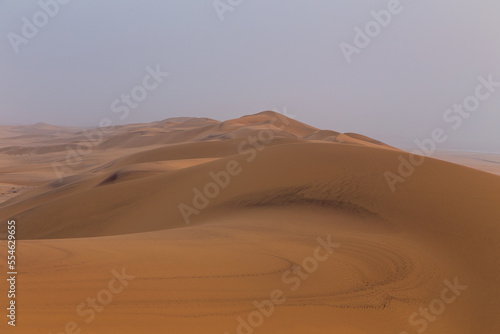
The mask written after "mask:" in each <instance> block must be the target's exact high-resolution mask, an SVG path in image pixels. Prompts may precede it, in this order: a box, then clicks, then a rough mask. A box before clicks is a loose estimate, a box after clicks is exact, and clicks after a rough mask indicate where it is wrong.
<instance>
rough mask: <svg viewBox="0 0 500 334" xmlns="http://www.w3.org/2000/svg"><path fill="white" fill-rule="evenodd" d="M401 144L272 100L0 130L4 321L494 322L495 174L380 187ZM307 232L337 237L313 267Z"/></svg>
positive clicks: (52, 325)
mask: <svg viewBox="0 0 500 334" xmlns="http://www.w3.org/2000/svg"><path fill="white" fill-rule="evenodd" d="M400 156H403V157H405V158H409V157H410V154H409V153H406V152H404V151H401V150H399V149H397V148H394V147H391V146H389V145H386V144H384V143H382V142H380V141H377V140H375V139H372V138H369V137H366V136H363V135H361V134H355V133H345V134H342V133H339V132H335V131H331V130H321V129H317V128H314V127H311V126H309V125H307V124H304V123H301V122H299V121H296V120H293V119H291V118H288V117H286V116H284V115H281V114H279V113H275V112H272V111H265V112H261V113H258V114H255V115H249V116H244V117H241V118H238V119H234V120H228V121H224V122H220V121H217V120H212V119H208V118H189V117H179V118H170V119H166V120H163V121H159V122H154V123H148V124H130V125H125V126H117V127H110V128H95V129H86V130H84V129H75V128H62V127H55V126H51V125H48V124H41V123H39V124H36V125H33V126H31V127H26V126H23V127H0V193H1V195H0V219H1V220H2V221H6V220H7V219H13V218H15V219H16V221H17V231H18V232H17V233H18V237H19V238H20V239H22V242H20V243H19V246H18V252H19V254H20V255H19V258H20V259H22V261H20V263H19V271H20V272H21V275H22V276H21V277H22V281H21V282H20V288H19V289H20V293H19V305H20V306H19V307H20V310H22V311H19V317H20V319H22V320H20V321H19V327H18V328H16V329H15V331H12V332H17V333H39V332H40V333H42V332H43V333H47V332H50V331H52V332H53V333H59V332H61V331H63V330H64V326H65V324H67V323H68V322H70V321H75V322H76V323H77V324H78V326H79V328H81V329H82V330H83V332H84V333H164V332H172V333H201V332H203V333H226V332H227V333H239V332H241V333H253V332H255V333H339V334H343V333H344V334H371V333H377V334H386V333H394V334H400V333H417V332H419V331H420V330H421V331H422V332H423V331H425V333H429V334H431V333H454V334H466V333H467V334H468V333H485V334H489V333H491V334H493V333H500V318H499V317H498V314H499V312H500V304H499V302H498V301H499V300H500V287H499V284H498V283H499V282H500V222H499V218H500V206H499V205H498V202H499V200H500V176H498V175H494V174H492V173H488V172H486V171H481V170H478V169H473V168H470V167H465V166H462V165H458V164H453V163H449V162H445V161H441V160H437V159H433V158H425V162H424V163H423V164H422V165H421V166H419V167H416V169H415V172H414V173H413V174H412V175H411V176H410V177H408V178H406V180H405V181H404V182H402V183H400V184H399V185H398V188H397V190H396V191H395V192H392V191H391V189H390V187H389V186H388V183H387V181H386V178H385V176H384V173H385V172H386V171H387V170H396V169H397V168H398V165H399V162H400V160H398V157H400ZM475 161H476V162H477V161H478V160H475ZM490 161H491V160H490ZM474 167H476V168H481V165H480V164H476V165H475V166H474ZM488 168H489V167H488ZM486 170H488V169H486ZM488 171H491V170H488ZM4 227H5V225H2V228H3V230H0V233H5V232H6V231H5V229H4ZM328 236H330V237H328ZM318 238H322V239H321V240H326V239H328V238H331V240H333V241H334V242H335V243H337V244H338V248H335V250H334V251H333V252H331V253H328V252H327V253H325V254H326V255H327V259H326V260H324V262H319V263H317V268H316V269H314V270H313V271H311V272H309V271H308V270H306V269H307V268H304V266H306V264H305V262H304V261H305V260H304V259H307V258H308V257H309V258H310V257H311V256H312V254H315V249H316V247H317V246H318ZM3 244H5V242H3ZM2 249H5V247H4V246H2ZM325 250H327V248H325ZM306 267H307V266H306ZM122 268H126V271H127V273H130V275H133V276H135V279H134V280H132V281H131V282H130V284H129V286H127V287H126V288H125V289H124V291H123V292H121V293H120V294H117V295H116V296H115V299H114V300H113V302H112V303H110V304H109V305H106V306H105V309H104V310H103V311H102V312H98V313H97V314H96V316H95V319H93V320H92V321H89V323H86V322H85V321H84V320H85V319H86V317H82V316H80V315H79V314H78V313H77V312H76V311H75V310H76V308H77V306H78V305H79V304H80V303H82V302H84V301H85V300H86V298H87V297H92V296H95V295H96V294H97V293H98V292H99V291H100V290H101V289H103V288H106V284H107V282H108V281H109V280H110V279H112V278H113V276H112V274H111V271H112V270H113V269H116V270H121V269H122ZM297 268H302V269H303V271H302V276H300V275H299V276H295V280H292V279H291V278H290V277H291V276H290V277H288V280H287V279H284V277H286V276H287V275H288V274H289V273H290V272H291V271H293V270H297ZM0 270H1V271H3V272H6V271H7V270H6V267H5V261H2V262H0ZM306 272H307V273H306ZM297 275H298V274H297ZM297 277H299V278H300V279H299V278H297ZM457 281H458V282H459V283H460V285H459V286H461V287H462V288H456V289H455V290H453V289H451V288H450V287H449V285H447V284H448V283H449V284H454V283H453V282H457ZM291 282H295V283H296V284H295V285H294V284H291ZM297 282H298V283H297ZM446 282H448V283H446ZM450 282H451V283H450ZM299 283H300V284H299ZM2 284H3V285H0V287H1V288H2V289H4V285H5V283H2ZM297 285H298V286H297ZM464 286H466V288H463V287H464ZM5 288H6V286H5ZM293 288H296V289H293ZM275 289H279V290H281V291H283V293H284V296H285V300H284V301H283V302H282V303H280V304H275V305H274V306H273V307H272V312H271V309H267V311H266V310H265V309H263V310H261V311H259V308H258V307H256V306H255V305H256V304H255V301H258V302H257V304H259V303H260V302H261V301H263V300H266V299H269V298H270V294H271V293H272V291H273V290H275ZM444 289H448V290H446V291H448V295H446V294H445V293H443V291H444ZM2 291H4V290H2ZM450 291H451V292H450ZM450 293H454V295H453V297H454V298H453V301H451V300H452V298H451V297H450V296H451V294H450ZM445 297H446V298H445ZM436 300H437V302H436ZM443 300H444V301H443ZM266 305H267V304H266ZM422 309H427V310H428V311H427V312H431V313H430V315H429V316H428V317H426V316H425V315H422V313H421V312H422V311H421V310H422ZM256 310H257V312H261V314H264V315H263V316H262V319H263V320H262V322H261V323H260V322H259V325H258V326H257V325H255V326H254V325H252V321H253V320H252V319H251V317H252V316H251V314H252V312H255V311H256ZM429 310H430V311H429ZM434 311H435V312H434ZM265 312H268V313H271V314H269V316H268V317H267V316H266V315H265ZM415 312H416V313H417V315H416V316H415ZM253 314H254V315H255V314H256V313H253ZM254 320H255V319H254ZM241 321H243V322H245V325H242V322H241ZM255 321H256V320H255ZM255 321H254V322H255ZM0 326H4V325H3V324H2V325H0ZM424 328H425V329H424ZM5 330H7V329H5ZM3 331H4V328H2V332H3Z"/></svg>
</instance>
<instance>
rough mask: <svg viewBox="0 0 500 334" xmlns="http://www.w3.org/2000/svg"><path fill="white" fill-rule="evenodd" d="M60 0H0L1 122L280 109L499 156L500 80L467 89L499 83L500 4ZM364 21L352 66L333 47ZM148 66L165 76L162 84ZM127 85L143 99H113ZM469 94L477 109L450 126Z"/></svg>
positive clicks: (490, 0)
mask: <svg viewBox="0 0 500 334" xmlns="http://www.w3.org/2000/svg"><path fill="white" fill-rule="evenodd" d="M55 1H56V0H42V1H41V2H40V3H39V2H38V1H36V0H4V1H2V0H0V36H1V42H0V56H1V61H2V63H1V66H0V110H1V111H0V124H33V123H36V122H47V123H52V124H57V125H78V126H98V125H99V121H100V120H101V119H103V118H109V119H111V120H112V121H113V123H114V124H119V123H134V122H148V121H155V120H160V119H165V118H168V117H176V116H205V117H210V118H215V119H219V120H225V119H230V118H236V117H239V116H241V115H245V114H252V113H256V112H259V111H262V110H266V109H278V110H283V108H284V107H285V106H286V108H287V110H288V112H289V113H291V114H294V115H296V116H297V119H298V120H300V121H303V122H306V123H309V124H311V125H313V126H316V127H319V128H323V129H332V130H335V131H341V132H358V133H362V134H365V135H368V136H371V137H375V138H377V139H381V140H385V141H387V142H389V143H392V144H396V145H404V144H405V143H411V142H413V141H414V140H415V139H424V138H428V137H429V136H430V134H431V132H432V131H433V129H435V128H442V129H443V130H444V131H445V132H446V134H447V135H448V137H449V139H448V140H447V141H446V142H445V143H443V144H442V148H446V147H448V148H450V147H451V148H465V149H474V150H487V151H498V152H500V87H496V88H495V87H493V89H492V90H495V91H494V92H490V91H489V90H488V88H487V87H483V88H480V89H479V94H480V96H481V99H482V100H484V101H480V105H479V106H478V107H477V108H476V107H475V106H474V102H475V101H476V102H477V101H478V100H479V99H477V98H473V96H474V95H475V94H477V93H478V92H477V90H476V87H477V86H478V85H479V84H480V81H479V80H478V77H480V76H483V77H484V78H485V79H488V76H489V75H492V78H493V80H494V81H498V82H500V42H499V33H500V2H499V1H498V0H481V1H478V0H438V1H436V0H418V1H417V0H413V1H411V0H401V1H400V4H399V5H397V0H390V1H387V0H384V1H379V0H357V1H345V0H328V1H327V0H311V1H304V0H300V1H299V0H242V1H241V0H218V1H216V2H215V4H216V5H218V11H219V12H218V11H217V10H216V8H215V7H214V2H213V1H212V0H186V1H182V0H175V1H174V0H163V1H160V0H157V1H153V0H140V1H139V0H137V1H131V0H114V1H112V0H108V1H103V0H95V1H94V0H72V1H69V3H67V4H59V5H58V7H59V8H56V7H55V6H54V3H55ZM66 1H67V0H64V1H63V0H60V2H66ZM43 3H46V5H42V4H43ZM231 4H233V5H231ZM42 7H45V8H46V9H45V11H46V12H49V14H51V15H48V14H44V13H45V12H40V11H42V10H43V9H42ZM381 10H384V11H383V12H382V14H380V17H379V20H380V22H382V24H381V23H374V22H376V21H374V20H375V18H374V16H373V15H372V14H371V12H372V11H376V12H380V11H381ZM389 10H391V11H392V13H391V12H390V11H389ZM384 13H385V14H386V13H390V15H391V20H390V22H388V19H387V16H384V15H383V14H384ZM51 16H53V17H51ZM221 17H222V18H223V19H224V20H223V21H222V20H221ZM384 20H385V21H384ZM370 21H374V22H371V23H370ZM367 24H368V28H369V29H372V30H369V32H370V34H371V35H372V36H373V37H369V36H368V38H370V39H371V42H370V44H369V45H368V46H366V47H365V45H363V44H362V43H365V44H366V43H367V41H366V40H363V37H365V38H366V36H362V37H359V36H358V40H357V42H358V48H357V50H356V53H353V54H352V57H351V62H350V63H348V61H347V59H346V57H345V55H344V53H343V52H342V50H341V47H340V45H341V43H342V42H344V43H346V44H343V45H344V47H345V46H346V45H347V44H349V45H352V47H351V49H350V50H351V51H352V50H354V47H355V46H356V44H355V41H354V39H355V35H356V34H357V33H356V32H355V28H356V27H359V28H360V29H362V30H365V28H366V25H367ZM37 25H38V26H39V27H37ZM384 26H385V27H384ZM32 28H35V30H33V29H32ZM379 28H380V29H379ZM36 30H38V31H36ZM378 30H380V31H378ZM363 34H366V33H363ZM360 43H361V44H360ZM353 52H354V51H353ZM148 67H149V72H151V71H153V70H155V69H156V68H157V67H158V68H159V69H160V71H163V72H169V76H168V77H161V76H160V77H159V78H158V82H157V81H155V80H154V78H153V77H147V75H148V70H147V69H146V68H148ZM144 80H145V81H144ZM146 86H147V87H148V89H150V90H147V89H146V88H144V87H146ZM490 88H492V87H490ZM134 89H135V91H134V93H135V95H134V96H136V97H137V98H138V100H137V102H136V101H134V100H129V101H128V102H125V100H121V99H122V98H123V97H124V96H125V97H124V98H125V99H126V98H127V97H126V96H127V95H128V96H130V95H131V93H132V91H133V90H134ZM144 92H146V94H147V96H145V95H144ZM486 93H489V94H486ZM123 94H124V95H123ZM486 95H488V96H487V97H486ZM471 96H472V98H471ZM468 97H469V98H468ZM466 98H468V100H467V101H468V102H467V103H469V106H470V108H471V109H474V111H473V112H470V113H469V112H462V114H459V113H458V112H453V113H452V112H450V113H448V114H447V116H448V118H449V121H448V122H445V121H444V120H443V115H445V112H446V111H447V109H449V108H451V107H452V106H453V105H454V104H461V103H463V102H464V100H465V99H466ZM117 99H118V100H117ZM132 99H133V98H132ZM142 99H143V100H142ZM113 103H114V106H113V107H112V104H113ZM126 103H128V106H127V104H126ZM132 106H133V107H132ZM129 107H130V108H129ZM120 108H121V109H120ZM126 109H129V113H127V112H125V110H126ZM476 109H477V110H476ZM461 115H467V116H468V117H467V118H466V117H465V116H461ZM452 117H455V118H454V120H453V121H452ZM457 117H460V118H461V119H460V120H459V119H457ZM121 118H122V119H121ZM452 126H455V127H457V129H456V130H454V129H453V128H452Z"/></svg>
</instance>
